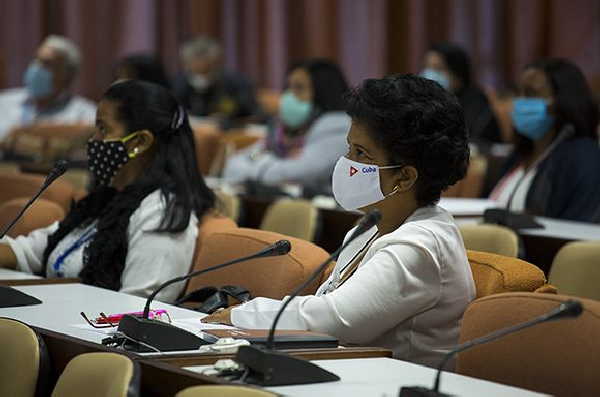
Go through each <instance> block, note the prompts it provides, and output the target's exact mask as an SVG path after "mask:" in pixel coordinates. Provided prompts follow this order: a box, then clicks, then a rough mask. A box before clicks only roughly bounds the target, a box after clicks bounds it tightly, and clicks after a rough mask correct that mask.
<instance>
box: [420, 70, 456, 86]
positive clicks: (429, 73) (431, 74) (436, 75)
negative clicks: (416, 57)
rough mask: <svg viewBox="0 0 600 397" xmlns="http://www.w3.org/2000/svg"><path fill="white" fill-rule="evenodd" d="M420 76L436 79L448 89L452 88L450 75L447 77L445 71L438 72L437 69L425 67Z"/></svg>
mask: <svg viewBox="0 0 600 397" xmlns="http://www.w3.org/2000/svg"><path fill="white" fill-rule="evenodd" d="M419 76H421V77H424V78H426V79H429V80H433V81H435V82H436V83H438V84H439V85H441V86H442V87H444V89H446V90H449V89H450V80H449V79H448V77H446V75H445V74H444V73H441V72H438V71H437V70H435V69H432V68H425V69H423V71H422V72H421V73H419Z"/></svg>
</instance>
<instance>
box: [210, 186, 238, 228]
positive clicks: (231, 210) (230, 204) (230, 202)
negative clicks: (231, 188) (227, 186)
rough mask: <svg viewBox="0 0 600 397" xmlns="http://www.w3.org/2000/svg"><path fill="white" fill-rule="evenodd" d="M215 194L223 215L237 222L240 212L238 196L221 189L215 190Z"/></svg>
mask: <svg viewBox="0 0 600 397" xmlns="http://www.w3.org/2000/svg"><path fill="white" fill-rule="evenodd" d="M215 194H216V195H217V199H218V201H219V206H220V207H221V208H220V210H221V212H222V213H223V215H225V216H226V217H228V218H231V219H233V220H234V221H235V222H239V221H240V215H241V212H242V208H241V207H242V205H241V203H240V198H239V197H238V196H236V195H233V194H229V193H225V192H223V191H222V190H216V191H215Z"/></svg>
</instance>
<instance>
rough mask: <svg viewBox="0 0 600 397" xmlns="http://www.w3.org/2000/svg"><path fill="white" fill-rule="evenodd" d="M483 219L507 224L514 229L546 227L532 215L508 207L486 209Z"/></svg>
mask: <svg viewBox="0 0 600 397" xmlns="http://www.w3.org/2000/svg"><path fill="white" fill-rule="evenodd" d="M483 221H484V222H485V223H493V224H496V225H502V226H506V227H508V228H510V229H513V230H520V229H543V228H544V225H542V224H540V223H538V222H537V221H536V220H535V218H534V217H533V216H532V215H529V214H521V213H516V212H511V211H509V210H507V209H506V208H489V209H487V210H485V212H484V213H483Z"/></svg>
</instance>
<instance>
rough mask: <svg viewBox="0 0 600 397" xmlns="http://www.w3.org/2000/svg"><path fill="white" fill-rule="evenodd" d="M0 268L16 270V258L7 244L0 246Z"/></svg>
mask: <svg viewBox="0 0 600 397" xmlns="http://www.w3.org/2000/svg"><path fill="white" fill-rule="evenodd" d="M0 267H4V268H8V269H16V268H17V257H16V256H15V253H14V252H13V250H12V248H10V245H8V244H0Z"/></svg>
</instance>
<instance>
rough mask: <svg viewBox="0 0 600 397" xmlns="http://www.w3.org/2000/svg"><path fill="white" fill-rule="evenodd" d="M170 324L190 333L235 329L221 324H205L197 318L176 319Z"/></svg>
mask: <svg viewBox="0 0 600 397" xmlns="http://www.w3.org/2000/svg"><path fill="white" fill-rule="evenodd" d="M172 324H173V325H174V326H176V327H180V328H183V329H185V330H187V331H190V332H192V333H197V332H198V331H203V330H207V329H234V328H235V327H232V326H229V325H223V324H207V323H203V322H200V319H199V318H198V317H196V318H178V319H176V320H173V322H172Z"/></svg>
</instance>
